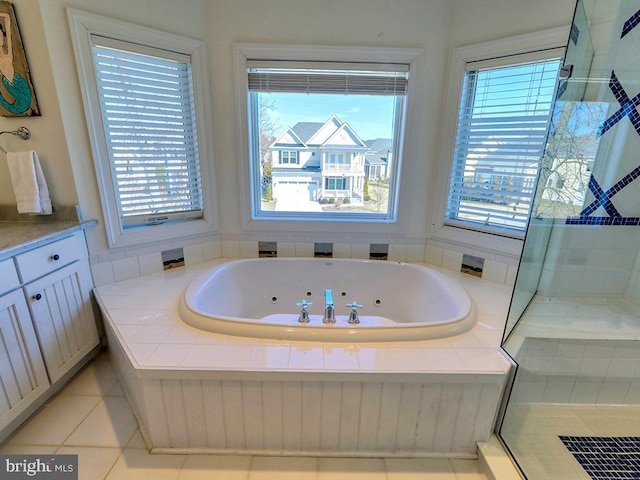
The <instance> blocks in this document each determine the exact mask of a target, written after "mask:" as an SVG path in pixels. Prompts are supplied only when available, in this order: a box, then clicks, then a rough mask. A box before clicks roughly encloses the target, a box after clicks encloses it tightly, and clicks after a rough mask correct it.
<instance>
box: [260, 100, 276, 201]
mask: <svg viewBox="0 0 640 480" xmlns="http://www.w3.org/2000/svg"><path fill="white" fill-rule="evenodd" d="M275 104H276V102H275V99H274V98H269V97H268V95H266V94H258V134H259V137H260V167H261V171H262V186H263V187H264V190H263V195H264V199H265V200H266V201H267V202H270V201H272V200H273V178H272V173H273V162H272V158H271V144H272V143H273V142H274V141H275V140H276V131H277V129H278V125H277V123H276V122H275V121H274V120H273V112H274V111H275V109H276V107H275Z"/></svg>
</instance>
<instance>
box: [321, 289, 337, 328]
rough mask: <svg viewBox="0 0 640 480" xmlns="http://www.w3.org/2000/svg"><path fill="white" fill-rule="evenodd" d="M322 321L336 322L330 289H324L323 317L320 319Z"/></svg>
mask: <svg viewBox="0 0 640 480" xmlns="http://www.w3.org/2000/svg"><path fill="white" fill-rule="evenodd" d="M322 323H336V315H335V308H334V306H333V294H332V293H331V290H325V291H324V318H323V319H322Z"/></svg>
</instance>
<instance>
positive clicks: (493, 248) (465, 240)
mask: <svg viewBox="0 0 640 480" xmlns="http://www.w3.org/2000/svg"><path fill="white" fill-rule="evenodd" d="M430 238H431V240H436V241H441V242H446V243H452V244H457V245H460V246H463V247H469V248H474V249H479V250H483V251H485V252H489V253H493V254H496V255H503V256H505V257H511V258H514V259H519V258H520V255H521V254H522V246H523V244H524V239H520V238H511V237H506V236H502V235H499V234H493V233H486V232H479V231H477V230H471V229H468V228H464V227H453V226H450V225H442V226H441V227H439V228H438V227H434V230H433V233H432V235H431V237H430Z"/></svg>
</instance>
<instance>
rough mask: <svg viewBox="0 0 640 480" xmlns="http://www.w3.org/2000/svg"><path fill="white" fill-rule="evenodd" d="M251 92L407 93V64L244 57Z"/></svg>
mask: <svg viewBox="0 0 640 480" xmlns="http://www.w3.org/2000/svg"><path fill="white" fill-rule="evenodd" d="M247 75H248V85H249V91H250V92H270V93H275V92H279V93H328V94H353V95H400V96H402V95H406V94H407V86H408V76H409V66H408V65H404V64H393V65H388V64H357V63H354V64H335V63H331V62H277V61H273V62H264V61H252V60H248V61H247Z"/></svg>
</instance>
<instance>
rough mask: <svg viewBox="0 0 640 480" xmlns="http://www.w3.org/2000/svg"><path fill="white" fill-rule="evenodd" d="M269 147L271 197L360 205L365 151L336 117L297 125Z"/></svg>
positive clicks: (344, 124) (345, 124)
mask: <svg viewBox="0 0 640 480" xmlns="http://www.w3.org/2000/svg"><path fill="white" fill-rule="evenodd" d="M270 148H271V158H272V174H271V175H272V182H273V196H274V198H276V199H277V198H287V197H291V196H296V197H298V198H302V199H303V200H305V201H312V202H318V201H322V200H323V199H338V198H341V199H349V201H350V202H351V203H361V202H362V197H363V188H364V176H365V166H364V165H365V154H366V153H367V151H368V150H369V149H368V147H367V145H366V144H365V142H364V141H362V140H361V139H360V137H359V136H358V134H357V133H356V132H355V131H354V130H353V129H352V128H351V127H350V126H349V124H348V123H346V122H343V121H341V120H340V119H339V118H338V117H337V116H336V115H333V116H332V117H331V118H329V120H327V121H326V122H325V123H315V122H299V123H297V124H295V125H294V126H293V127H289V128H287V130H286V131H285V132H284V133H283V134H282V135H280V137H278V139H277V140H276V141H275V142H273V143H272V144H271V147H270Z"/></svg>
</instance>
